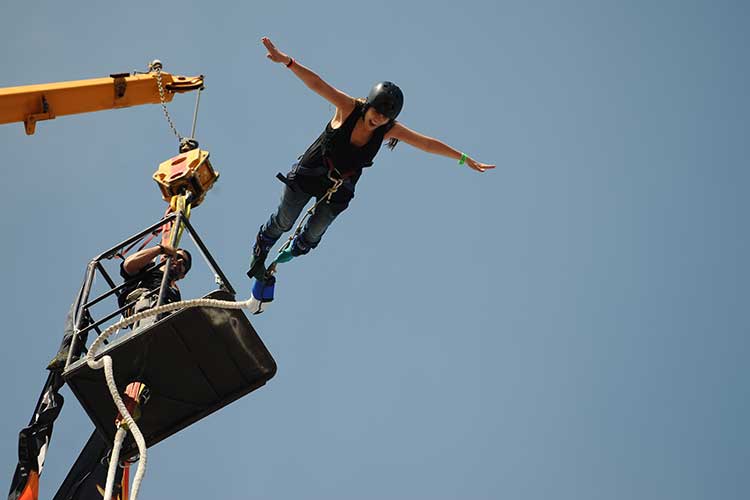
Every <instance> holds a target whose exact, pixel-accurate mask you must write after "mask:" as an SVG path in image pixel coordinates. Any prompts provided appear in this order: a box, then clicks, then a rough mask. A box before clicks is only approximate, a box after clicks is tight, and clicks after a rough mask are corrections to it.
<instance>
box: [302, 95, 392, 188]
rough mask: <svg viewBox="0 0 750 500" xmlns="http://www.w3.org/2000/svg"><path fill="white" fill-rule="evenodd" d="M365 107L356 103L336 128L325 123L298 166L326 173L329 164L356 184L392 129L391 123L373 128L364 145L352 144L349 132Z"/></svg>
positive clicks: (350, 132) (329, 123)
mask: <svg viewBox="0 0 750 500" xmlns="http://www.w3.org/2000/svg"><path fill="white" fill-rule="evenodd" d="M364 108H365V105H364V104H362V103H359V102H358V103H357V104H356V105H355V106H354V109H353V110H352V112H351V113H349V116H347V117H346V120H344V123H342V124H341V126H340V127H339V128H336V129H335V128H333V127H331V122H328V124H326V128H325V130H323V133H322V134H320V137H318V138H317V139H316V140H315V142H313V143H312V145H311V146H310V147H309V148H307V151H305V153H304V154H303V155H302V156H301V157H300V161H299V164H300V165H301V166H303V167H307V168H311V169H319V167H323V166H324V167H326V171H327V170H328V167H329V162H330V164H332V165H333V167H334V168H335V169H336V170H337V171H338V173H339V174H340V175H342V176H347V177H350V176H351V178H352V181H353V183H356V182H357V180H358V179H359V177H360V175H362V169H363V168H365V167H369V166H370V165H372V160H373V158H375V155H376V154H378V151H379V150H380V146H381V145H382V144H383V138H384V137H385V134H386V132H388V131H389V130H390V129H391V128H392V127H393V122H392V121H391V122H389V123H388V124H386V125H382V126H380V127H378V128H377V129H375V132H373V134H372V137H371V138H370V140H369V141H368V142H367V144H365V145H364V146H362V147H357V146H355V145H353V144H352V143H351V137H352V131H353V130H354V126H355V125H356V124H357V120H359V119H361V118H362V115H363V114H364Z"/></svg>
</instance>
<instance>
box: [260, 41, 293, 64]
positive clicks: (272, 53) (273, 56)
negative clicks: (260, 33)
mask: <svg viewBox="0 0 750 500" xmlns="http://www.w3.org/2000/svg"><path fill="white" fill-rule="evenodd" d="M260 41H261V42H263V45H265V47H266V50H268V54H266V57H267V58H269V59H270V60H272V61H273V62H275V63H284V64H288V63H289V61H290V60H291V59H292V58H291V57H289V56H288V55H286V54H284V53H283V52H281V51H280V50H279V49H277V48H276V46H275V45H274V44H273V42H272V41H271V39H270V38H268V37H267V36H264V37H263V38H261V39H260Z"/></svg>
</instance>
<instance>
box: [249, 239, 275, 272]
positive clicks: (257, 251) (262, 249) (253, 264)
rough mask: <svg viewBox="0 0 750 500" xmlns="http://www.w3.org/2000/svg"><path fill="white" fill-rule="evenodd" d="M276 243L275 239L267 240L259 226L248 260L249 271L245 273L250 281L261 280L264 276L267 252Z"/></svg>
mask: <svg viewBox="0 0 750 500" xmlns="http://www.w3.org/2000/svg"><path fill="white" fill-rule="evenodd" d="M274 243H276V239H271V238H268V237H267V236H265V235H264V234H263V226H260V230H259V231H258V235H257V236H256V237H255V245H253V257H252V259H250V270H249V271H248V272H247V276H248V277H249V278H250V279H253V278H255V279H258V280H262V279H263V276H264V275H265V274H266V258H267V257H268V252H270V251H271V247H273V244H274Z"/></svg>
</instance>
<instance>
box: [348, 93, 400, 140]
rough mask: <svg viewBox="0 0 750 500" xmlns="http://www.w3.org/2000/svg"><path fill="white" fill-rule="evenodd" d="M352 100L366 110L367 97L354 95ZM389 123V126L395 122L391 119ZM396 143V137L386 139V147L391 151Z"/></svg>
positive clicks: (363, 116)
mask: <svg viewBox="0 0 750 500" xmlns="http://www.w3.org/2000/svg"><path fill="white" fill-rule="evenodd" d="M354 100H355V101H357V103H358V104H362V105H364V106H365V109H364V111H367V107H368V106H369V104H367V99H365V98H364V97H355V98H354ZM362 119H363V120H364V119H365V114H364V112H363V113H362ZM390 123H391V126H393V125H392V124H393V123H396V120H391V121H390ZM396 144H398V139H396V138H395V137H391V138H390V139H388V144H386V147H387V148H388V149H390V150H391V151H393V148H395V147H396Z"/></svg>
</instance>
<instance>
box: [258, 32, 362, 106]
mask: <svg viewBox="0 0 750 500" xmlns="http://www.w3.org/2000/svg"><path fill="white" fill-rule="evenodd" d="M261 41H262V42H263V45H265V47H266V50H268V54H266V57H267V58H269V59H270V60H271V61H273V62H275V63H282V64H284V65H285V66H286V67H288V68H289V69H290V70H292V73H294V74H295V75H296V76H297V78H299V79H300V80H302V82H303V83H304V84H305V85H307V86H308V87H309V88H310V90H312V91H314V92H315V93H317V94H318V95H320V96H321V97H322V98H324V99H325V100H327V101H328V102H330V103H331V104H333V105H334V106H336V108H337V109H339V110H341V112H342V113H344V115H345V116H346V115H348V114H349V113H350V112H351V110H352V109H353V108H354V102H355V101H354V98H353V97H351V96H349V95H347V94H345V93H344V92H342V91H340V90H339V89H337V88H335V87H333V86H332V85H330V84H328V83H327V82H326V81H325V80H323V79H322V78H321V77H320V76H318V74H317V73H315V72H314V71H312V70H311V69H309V68H307V67H305V66H303V65H302V64H300V63H299V62H298V61H297V60H295V59H293V58H292V57H290V56H288V55H287V54H285V53H283V52H281V51H280V50H279V49H277V48H276V46H275V45H274V44H273V42H272V41H271V40H270V39H269V38H268V37H263V38H262V39H261Z"/></svg>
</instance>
